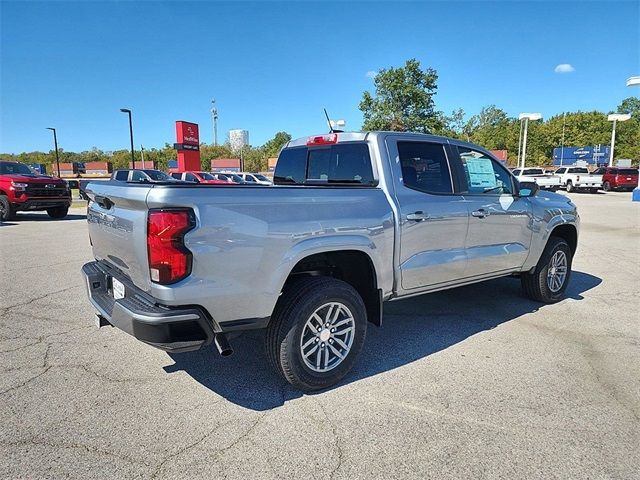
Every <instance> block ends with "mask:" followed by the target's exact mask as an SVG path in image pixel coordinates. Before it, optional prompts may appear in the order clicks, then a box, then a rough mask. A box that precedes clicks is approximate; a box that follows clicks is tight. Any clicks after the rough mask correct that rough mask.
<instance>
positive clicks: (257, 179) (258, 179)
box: [238, 172, 272, 185]
mask: <svg viewBox="0 0 640 480" xmlns="http://www.w3.org/2000/svg"><path fill="white" fill-rule="evenodd" d="M238 176H239V177H240V178H242V180H244V181H245V182H247V183H254V184H256V185H272V182H271V180H269V179H268V178H267V177H265V176H264V175H261V174H259V173H245V172H241V173H238Z"/></svg>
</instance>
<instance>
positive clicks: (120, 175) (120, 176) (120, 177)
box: [116, 170, 129, 182]
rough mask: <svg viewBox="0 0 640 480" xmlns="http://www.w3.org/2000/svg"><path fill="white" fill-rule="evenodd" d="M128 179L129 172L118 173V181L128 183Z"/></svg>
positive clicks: (121, 171)
mask: <svg viewBox="0 0 640 480" xmlns="http://www.w3.org/2000/svg"><path fill="white" fill-rule="evenodd" d="M127 178H129V172H128V171H127V170H120V171H119V172H116V180H120V181H121V182H126V181H127Z"/></svg>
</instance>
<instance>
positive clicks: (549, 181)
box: [513, 167, 562, 192]
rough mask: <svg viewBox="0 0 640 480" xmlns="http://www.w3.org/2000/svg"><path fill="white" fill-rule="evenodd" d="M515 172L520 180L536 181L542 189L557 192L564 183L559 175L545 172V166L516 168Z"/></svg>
mask: <svg viewBox="0 0 640 480" xmlns="http://www.w3.org/2000/svg"><path fill="white" fill-rule="evenodd" d="M513 174H514V175H515V177H516V178H517V179H518V181H519V182H536V183H537V184H538V187H540V189H542V190H551V191H552V192H555V191H557V190H559V189H560V186H561V185H562V180H561V178H560V177H559V176H558V175H554V174H549V173H545V171H544V169H543V168H538V167H536V168H524V169H522V168H516V169H515V170H514V171H513Z"/></svg>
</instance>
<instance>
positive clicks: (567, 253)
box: [520, 237, 573, 303]
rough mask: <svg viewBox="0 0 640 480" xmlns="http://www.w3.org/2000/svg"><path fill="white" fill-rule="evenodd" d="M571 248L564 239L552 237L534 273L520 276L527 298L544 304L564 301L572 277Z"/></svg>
mask: <svg viewBox="0 0 640 480" xmlns="http://www.w3.org/2000/svg"><path fill="white" fill-rule="evenodd" d="M572 259H573V256H572V252H571V247H569V244H568V243H567V242H566V241H565V240H564V239H562V238H559V237H551V238H549V241H548V242H547V246H546V247H545V249H544V252H542V256H541V257H540V260H538V264H537V265H536V267H535V269H534V271H533V273H523V274H522V275H521V276H520V280H521V282H522V289H523V290H524V293H525V295H526V296H527V297H529V298H530V299H532V300H536V301H538V302H542V303H556V302H559V301H560V300H562V298H563V297H564V292H565V290H566V289H567V285H568V283H569V278H570V277H571V261H572Z"/></svg>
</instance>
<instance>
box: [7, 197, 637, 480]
mask: <svg viewBox="0 0 640 480" xmlns="http://www.w3.org/2000/svg"><path fill="white" fill-rule="evenodd" d="M571 198H572V199H573V200H574V202H575V203H576V204H577V205H578V207H579V208H580V214H581V217H582V226H581V236H580V240H579V251H578V254H577V256H576V258H575V261H574V275H573V278H572V281H571V285H570V288H569V292H568V298H567V299H566V300H564V301H563V302H561V303H559V304H557V305H552V306H543V305H539V304H535V303H533V302H530V301H529V300H527V299H525V298H524V297H522V296H521V294H520V288H519V282H518V281H517V280H514V279H510V278H507V279H500V280H496V281H491V282H488V283H484V284H478V285H474V286H470V287H464V288H460V289H456V290H451V291H448V292H440V293H436V294H432V295H429V296H423V297H418V298H413V299H409V300H404V301H401V302H395V303H390V304H387V305H386V306H385V317H384V325H383V327H381V328H375V327H372V328H370V329H369V331H368V338H367V341H366V344H365V349H364V351H363V353H362V355H361V358H360V360H359V361H358V363H357V365H356V368H355V370H354V372H352V374H351V375H350V376H349V377H348V378H347V379H345V381H343V382H342V383H341V384H340V385H338V386H337V387H335V388H333V389H331V390H328V391H326V392H322V393H319V394H315V395H301V394H300V393H299V392H296V391H295V390H293V389H291V388H289V387H288V386H287V385H286V384H284V383H283V382H282V381H281V380H280V379H279V378H278V377H277V376H276V375H275V374H274V373H273V372H272V371H271V370H270V369H269V367H268V365H267V361H266V358H265V353H264V350H263V346H262V340H263V338H262V332H251V333H247V334H243V335H241V336H239V337H237V338H233V339H231V342H232V344H233V346H234V348H235V354H234V355H233V356H231V357H228V358H222V357H220V356H219V355H218V354H217V353H216V352H215V349H214V348H213V347H209V348H207V349H205V350H203V351H200V352H192V353H186V354H173V355H168V354H166V353H164V352H161V351H159V350H155V349H153V348H151V347H149V346H147V345H144V344H142V343H140V342H138V341H136V340H135V339H133V338H132V337H130V336H128V335H126V334H125V333H123V332H121V331H119V330H116V329H113V328H108V327H107V328H102V329H97V328H96V327H94V325H93V310H92V308H91V306H90V304H89V303H88V301H87V299H86V295H85V291H84V285H83V283H82V278H81V275H80V267H81V265H82V264H83V263H84V262H86V261H89V260H90V259H91V250H90V246H89V241H88V236H87V229H86V224H85V220H84V217H83V215H82V214H83V210H82V209H74V210H72V215H71V216H70V217H69V219H67V220H63V221H50V220H48V217H47V216H46V214H39V213H33V214H22V215H19V217H18V219H17V220H15V221H11V222H8V223H5V224H4V225H2V226H0V255H1V257H0V478H12V479H18V478H25V479H27V478H28V479H39V478H77V479H87V478H105V479H110V480H113V479H119V478H123V479H128V478H142V479H169V478H171V479H173V478H189V479H192V478H217V477H222V478H229V479H246V478H260V479H263V478H278V479H279V478H302V477H305V478H306V477H311V476H313V477H314V478H325V479H352V478H383V477H384V478H387V479H388V478H438V479H442V478H505V479H520V478H521V479H525V478H526V479H530V478H540V479H543V478H544V479H549V478H563V479H564V478H607V479H630V478H640V476H639V475H638V471H640V448H638V446H639V445H640V327H639V320H640V318H639V316H638V312H639V308H640V300H639V298H640V295H639V294H640V268H639V267H640V240H639V239H640V236H639V234H640V204H637V203H636V204H633V203H632V202H631V201H630V194H625V193H608V194H599V195H588V194H571Z"/></svg>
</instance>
